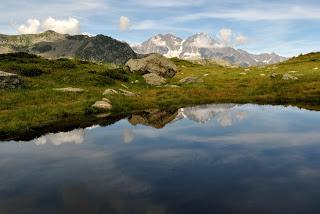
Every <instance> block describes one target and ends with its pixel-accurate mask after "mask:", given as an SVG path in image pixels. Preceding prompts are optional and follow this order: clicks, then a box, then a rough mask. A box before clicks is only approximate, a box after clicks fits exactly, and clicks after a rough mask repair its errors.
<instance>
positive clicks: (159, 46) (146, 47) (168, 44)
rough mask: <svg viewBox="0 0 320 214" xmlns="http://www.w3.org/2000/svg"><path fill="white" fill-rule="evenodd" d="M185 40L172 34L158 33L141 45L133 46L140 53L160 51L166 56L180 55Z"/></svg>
mask: <svg viewBox="0 0 320 214" xmlns="http://www.w3.org/2000/svg"><path fill="white" fill-rule="evenodd" d="M182 42H183V40H182V39H181V38H179V37H176V36H174V35H172V34H165V35H162V34H158V35H156V36H154V37H152V38H150V39H149V40H147V41H145V42H143V43H142V44H141V45H136V46H133V47H132V48H133V50H134V51H136V52H137V53H139V54H149V53H159V54H162V55H164V56H166V57H179V56H180V53H181V50H182Z"/></svg>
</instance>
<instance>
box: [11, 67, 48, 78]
mask: <svg viewBox="0 0 320 214" xmlns="http://www.w3.org/2000/svg"><path fill="white" fill-rule="evenodd" d="M9 70H10V72H12V73H16V74H19V75H22V76H26V77H35V76H40V75H41V74H43V73H44V72H43V70H42V69H40V68H38V67H36V66H23V65H11V66H10V67H9Z"/></svg>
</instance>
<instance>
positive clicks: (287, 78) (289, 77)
mask: <svg viewBox="0 0 320 214" xmlns="http://www.w3.org/2000/svg"><path fill="white" fill-rule="evenodd" d="M282 79H283V80H297V79H298V77H296V76H293V75H291V74H288V73H286V74H284V75H283V76H282Z"/></svg>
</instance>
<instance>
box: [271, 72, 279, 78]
mask: <svg viewBox="0 0 320 214" xmlns="http://www.w3.org/2000/svg"><path fill="white" fill-rule="evenodd" d="M277 76H279V74H277V73H272V74H271V75H270V77H271V78H272V79H274V78H276V77H277Z"/></svg>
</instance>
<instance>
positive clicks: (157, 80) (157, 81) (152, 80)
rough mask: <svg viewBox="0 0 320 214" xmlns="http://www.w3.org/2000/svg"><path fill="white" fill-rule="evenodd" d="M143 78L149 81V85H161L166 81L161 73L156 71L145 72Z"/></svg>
mask: <svg viewBox="0 0 320 214" xmlns="http://www.w3.org/2000/svg"><path fill="white" fill-rule="evenodd" d="M143 78H144V79H145V81H146V83H148V84H149V85H155V86H159V85H162V84H164V83H166V79H165V78H163V77H160V76H159V75H157V74H154V73H150V74H145V75H143Z"/></svg>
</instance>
